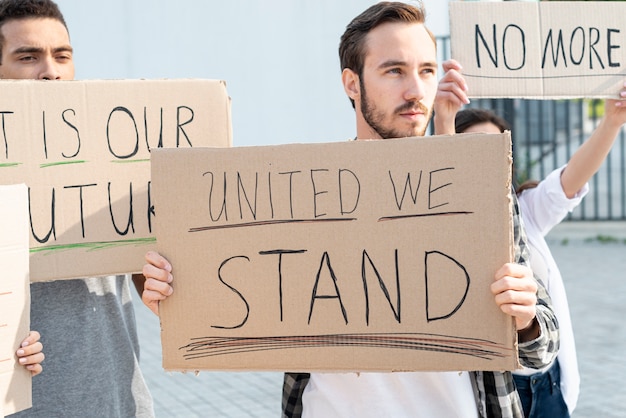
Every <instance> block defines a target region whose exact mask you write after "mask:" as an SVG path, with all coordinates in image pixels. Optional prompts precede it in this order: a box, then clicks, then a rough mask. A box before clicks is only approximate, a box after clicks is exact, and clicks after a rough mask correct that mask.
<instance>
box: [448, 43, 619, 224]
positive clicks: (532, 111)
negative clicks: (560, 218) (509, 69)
mask: <svg viewBox="0 0 626 418" xmlns="http://www.w3.org/2000/svg"><path fill="white" fill-rule="evenodd" d="M438 43H439V46H438V48H439V55H440V59H447V58H448V57H449V56H450V54H449V38H447V37H442V38H438ZM461 64H462V63H461ZM470 87H471V86H470ZM468 106H470V107H481V108H485V109H491V110H493V111H495V112H496V113H497V114H498V115H500V116H502V117H503V118H505V119H506V120H507V121H508V122H509V124H510V125H511V127H512V128H511V137H512V142H513V161H514V165H515V172H516V177H517V178H518V180H524V179H535V180H541V179H543V178H545V177H546V176H547V175H548V174H549V173H550V172H552V171H553V170H554V169H556V168H558V167H561V166H562V165H564V164H566V163H567V162H568V161H569V159H570V157H571V156H572V154H573V153H574V152H575V151H576V150H577V149H578V147H579V146H580V145H581V144H582V143H583V142H584V141H585V140H586V139H587V138H589V136H590V135H591V133H592V132H593V130H594V129H595V127H596V126H597V124H598V122H599V121H600V119H601V117H602V114H603V112H604V104H603V101H602V100H582V99H577V100H522V99H473V100H472V102H471V104H470V105H468ZM589 186H590V190H589V194H588V195H587V197H585V199H583V201H582V203H581V204H580V205H579V206H578V207H577V208H576V209H575V210H574V211H573V212H572V213H571V214H570V215H569V216H568V218H567V219H568V220H572V221H590V220H594V221H616V220H626V131H625V129H624V128H622V130H621V132H620V134H619V135H618V138H617V139H616V140H615V143H614V145H613V148H612V150H611V152H610V154H609V156H608V157H607V159H606V160H605V162H604V164H603V165H602V167H601V168H600V170H599V171H598V173H597V174H596V175H595V176H594V177H593V178H592V179H591V180H590V181H589Z"/></svg>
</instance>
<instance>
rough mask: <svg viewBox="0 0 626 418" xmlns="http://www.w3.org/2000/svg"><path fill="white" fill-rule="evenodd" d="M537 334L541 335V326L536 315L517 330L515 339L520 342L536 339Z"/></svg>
mask: <svg viewBox="0 0 626 418" xmlns="http://www.w3.org/2000/svg"><path fill="white" fill-rule="evenodd" d="M539 335H541V327H540V326H539V321H537V317H535V318H533V320H532V321H530V324H529V325H528V326H527V327H526V328H523V329H519V330H517V340H518V341H519V342H521V343H524V342H527V341H532V340H536V339H537V338H539Z"/></svg>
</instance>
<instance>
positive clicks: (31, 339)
mask: <svg viewBox="0 0 626 418" xmlns="http://www.w3.org/2000/svg"><path fill="white" fill-rule="evenodd" d="M40 337H41V336H40V335H39V333H38V332H37V331H31V332H30V333H29V334H28V337H26V338H25V339H24V341H22V344H20V348H19V349H18V350H17V352H16V353H15V354H16V355H17V359H18V360H17V361H18V362H19V363H20V364H21V365H22V366H24V367H26V369H27V370H29V371H30V373H31V374H32V375H33V376H37V375H38V374H39V373H41V372H42V370H43V368H42V367H41V362H42V361H43V360H44V358H45V356H44V354H43V344H41V341H39V338H40Z"/></svg>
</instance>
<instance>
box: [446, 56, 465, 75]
mask: <svg viewBox="0 0 626 418" xmlns="http://www.w3.org/2000/svg"><path fill="white" fill-rule="evenodd" d="M441 68H443V71H445V72H448V71H450V70H456V71H461V70H462V69H463V67H461V64H460V63H459V62H458V61H457V60H455V59H452V58H450V59H448V60H445V61H444V62H443V63H442V64H441Z"/></svg>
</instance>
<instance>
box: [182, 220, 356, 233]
mask: <svg viewBox="0 0 626 418" xmlns="http://www.w3.org/2000/svg"><path fill="white" fill-rule="evenodd" d="M356 220H357V218H325V219H280V220H272V221H257V222H244V223H240V224H229V225H215V226H198V227H195V228H189V232H203V231H211V230H214V229H227V228H245V227H249V226H264V225H277V224H289V223H320V222H349V221H356Z"/></svg>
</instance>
